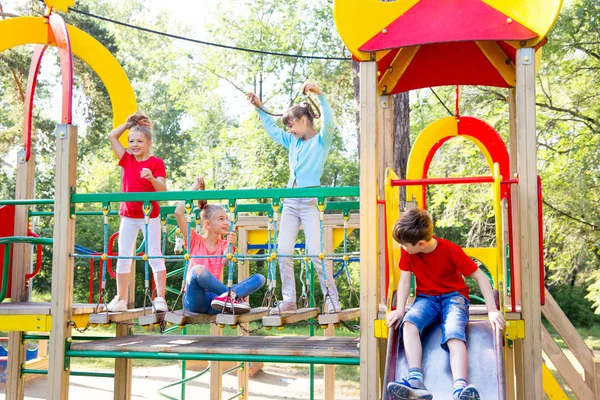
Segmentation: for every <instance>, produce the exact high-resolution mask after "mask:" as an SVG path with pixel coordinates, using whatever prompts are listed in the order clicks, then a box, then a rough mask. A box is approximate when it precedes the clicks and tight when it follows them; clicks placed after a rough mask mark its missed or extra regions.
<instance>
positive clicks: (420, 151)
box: [406, 116, 494, 206]
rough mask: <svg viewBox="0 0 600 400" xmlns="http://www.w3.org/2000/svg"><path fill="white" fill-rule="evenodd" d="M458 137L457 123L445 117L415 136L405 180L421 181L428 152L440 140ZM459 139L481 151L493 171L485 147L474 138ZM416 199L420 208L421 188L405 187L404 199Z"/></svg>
mask: <svg viewBox="0 0 600 400" xmlns="http://www.w3.org/2000/svg"><path fill="white" fill-rule="evenodd" d="M455 136H458V121H457V119H456V118H454V117H451V116H447V117H444V118H440V119H438V120H436V121H434V122H432V123H431V124H429V125H428V126H427V127H426V128H425V129H424V130H423V132H421V133H420V134H419V136H417V139H416V140H415V143H414V145H413V147H412V149H411V151H410V154H409V156H408V165H407V168H406V179H422V178H423V176H422V175H421V174H422V173H423V168H424V166H425V161H426V159H427V155H428V154H429V150H431V148H432V147H434V146H435V145H436V143H437V142H439V141H440V140H444V139H446V138H448V137H455ZM460 136H461V137H464V138H467V139H469V140H470V141H472V142H473V143H475V145H476V146H477V147H478V148H479V150H481V153H482V154H483V155H484V157H485V159H486V160H487V162H488V165H489V166H490V170H492V171H493V170H494V162H493V161H492V156H491V155H490V153H489V152H488V150H487V149H486V147H485V146H484V145H483V144H482V143H481V142H480V141H479V140H478V139H476V138H474V137H472V136H469V135H465V134H462V135H460ZM413 196H414V198H415V199H417V203H418V204H419V205H420V206H422V205H423V199H422V192H421V186H407V187H406V198H407V200H411V199H412V198H413Z"/></svg>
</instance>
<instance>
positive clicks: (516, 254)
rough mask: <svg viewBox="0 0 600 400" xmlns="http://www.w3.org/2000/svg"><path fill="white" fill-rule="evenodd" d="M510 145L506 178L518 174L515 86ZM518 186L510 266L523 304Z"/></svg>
mask: <svg viewBox="0 0 600 400" xmlns="http://www.w3.org/2000/svg"><path fill="white" fill-rule="evenodd" d="M508 133H509V140H508V147H509V155H510V175H511V176H510V177H508V176H507V177H506V178H505V179H512V178H513V177H514V176H515V174H517V164H518V162H517V160H518V151H517V95H516V92H515V89H514V88H511V89H509V90H508ZM517 188H518V187H517V186H513V189H512V190H511V202H512V208H513V209H512V221H511V222H512V227H513V232H512V234H513V248H512V251H513V262H514V263H515V265H511V266H510V268H511V269H513V271H514V277H515V281H514V282H513V283H511V285H512V288H511V292H512V293H511V296H514V297H515V299H516V302H517V304H521V268H520V265H521V258H520V254H521V250H520V246H519V243H520V238H519V207H518V204H519V191H518V190H517Z"/></svg>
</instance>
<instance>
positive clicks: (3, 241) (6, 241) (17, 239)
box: [0, 236, 52, 303]
mask: <svg viewBox="0 0 600 400" xmlns="http://www.w3.org/2000/svg"><path fill="white" fill-rule="evenodd" d="M13 243H28V244H50V245H51V244H52V239H49V238H37V237H31V236H8V237H2V238H0V246H2V245H4V264H3V266H2V278H1V279H2V280H1V281H0V284H1V285H2V287H1V288H0V303H2V302H3V301H4V299H6V294H7V292H8V273H9V269H10V253H11V249H10V246H9V245H11V244H13Z"/></svg>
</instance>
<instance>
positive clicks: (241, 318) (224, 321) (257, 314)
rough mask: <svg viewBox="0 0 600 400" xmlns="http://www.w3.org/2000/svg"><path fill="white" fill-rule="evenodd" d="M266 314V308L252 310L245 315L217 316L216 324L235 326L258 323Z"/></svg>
mask: <svg viewBox="0 0 600 400" xmlns="http://www.w3.org/2000/svg"><path fill="white" fill-rule="evenodd" d="M268 314H269V309H268V308H267V307H258V308H253V309H252V310H250V312H249V313H246V314H219V315H217V324H219V325H237V324H241V323H244V322H252V321H259V320H261V319H262V318H263V317H265V316H267V315H268Z"/></svg>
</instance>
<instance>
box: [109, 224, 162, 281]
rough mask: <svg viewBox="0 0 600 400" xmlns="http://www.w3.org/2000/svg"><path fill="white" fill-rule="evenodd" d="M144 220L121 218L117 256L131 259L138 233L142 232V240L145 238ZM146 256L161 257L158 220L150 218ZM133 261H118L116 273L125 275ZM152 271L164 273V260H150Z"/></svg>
mask: <svg viewBox="0 0 600 400" xmlns="http://www.w3.org/2000/svg"><path fill="white" fill-rule="evenodd" d="M144 225H145V223H144V218H128V217H121V226H120V227H119V256H120V257H132V256H133V255H134V252H135V250H136V249H135V242H136V240H137V236H138V233H139V231H140V230H141V231H142V234H143V235H144V239H145V238H146V228H145V227H144ZM148 255H149V256H162V250H161V248H160V220H159V218H150V221H149V222H148ZM132 261H133V260H127V259H121V258H120V259H118V261H117V273H118V274H127V273H129V271H131V262H132ZM148 262H149V263H150V266H151V267H152V271H154V272H160V271H165V270H166V268H165V260H164V259H162V258H151V259H150V260H148Z"/></svg>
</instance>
